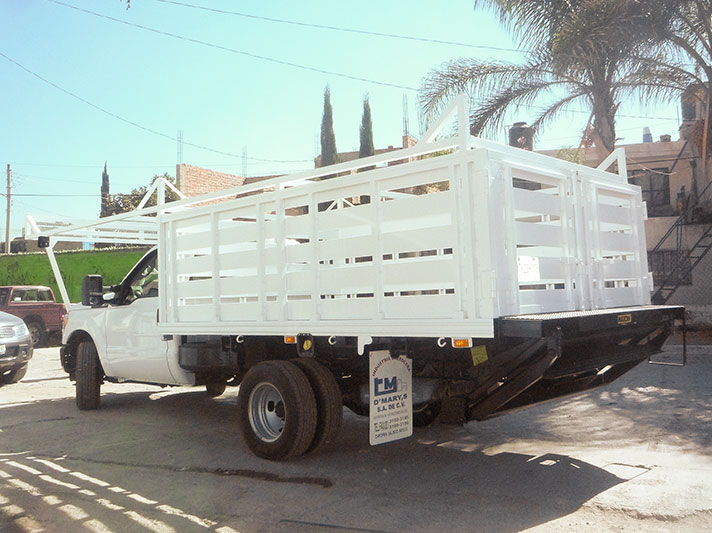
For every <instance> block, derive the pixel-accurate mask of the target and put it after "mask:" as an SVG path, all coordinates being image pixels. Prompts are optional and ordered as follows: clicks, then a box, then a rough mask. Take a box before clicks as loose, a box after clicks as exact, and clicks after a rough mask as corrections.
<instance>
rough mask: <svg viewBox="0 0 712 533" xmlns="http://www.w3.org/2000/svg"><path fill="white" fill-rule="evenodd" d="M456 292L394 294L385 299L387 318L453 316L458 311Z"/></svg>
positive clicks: (384, 305)
mask: <svg viewBox="0 0 712 533" xmlns="http://www.w3.org/2000/svg"><path fill="white" fill-rule="evenodd" d="M458 302H459V298H458V297H457V296H456V295H455V294H437V295H427V296H400V297H399V296H394V297H389V298H385V299H384V300H383V311H384V313H385V318H386V319H399V318H407V319H419V318H422V319H428V318H430V319H437V318H452V317H453V316H455V314H456V313H457V311H458Z"/></svg>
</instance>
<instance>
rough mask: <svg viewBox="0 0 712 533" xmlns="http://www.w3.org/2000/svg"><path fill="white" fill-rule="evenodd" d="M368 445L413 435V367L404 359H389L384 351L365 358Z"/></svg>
mask: <svg viewBox="0 0 712 533" xmlns="http://www.w3.org/2000/svg"><path fill="white" fill-rule="evenodd" d="M369 358H370V359H369V363H370V365H369V366H370V372H369V381H370V384H369V391H370V396H369V402H370V417H369V425H370V428H371V429H370V438H369V441H370V443H371V445H375V444H384V443H386V442H391V441H394V440H398V439H403V438H406V437H410V436H411V435H412V434H413V396H412V391H413V367H412V364H411V360H410V359H408V358H407V357H406V356H404V355H403V356H400V357H398V358H397V359H394V358H392V357H391V352H390V351H388V350H383V351H378V352H371V353H370V356H369Z"/></svg>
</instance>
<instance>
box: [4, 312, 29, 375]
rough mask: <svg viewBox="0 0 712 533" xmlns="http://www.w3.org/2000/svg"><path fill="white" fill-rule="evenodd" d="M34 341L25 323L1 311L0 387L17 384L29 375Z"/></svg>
mask: <svg viewBox="0 0 712 533" xmlns="http://www.w3.org/2000/svg"><path fill="white" fill-rule="evenodd" d="M31 358H32V339H31V338H30V332H29V330H28V329H27V326H26V325H25V323H24V322H23V321H22V320H21V319H19V318H17V317H16V316H13V315H11V314H9V313H3V312H2V311H0V385H6V384H8V383H17V382H18V381H20V380H21V379H22V378H24V377H25V374H26V373H27V364H28V361H29V360H30V359H31Z"/></svg>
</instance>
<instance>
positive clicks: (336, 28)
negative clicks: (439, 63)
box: [155, 0, 526, 54]
mask: <svg viewBox="0 0 712 533" xmlns="http://www.w3.org/2000/svg"><path fill="white" fill-rule="evenodd" d="M155 1H156V2H162V3H164V4H173V5H176V6H181V7H188V8H191V9H199V10H202V11H210V12H213V13H220V14H222V15H233V16H236V17H244V18H250V19H255V20H264V21H267V22H277V23H279V24H291V25H293V26H302V27H305V28H317V29H320V30H331V31H341V32H346V33H357V34H360V35H371V36H375V37H388V38H390V39H404V40H408V41H419V42H424V43H434V44H447V45H452V46H463V47H466V48H481V49H483V50H496V51H498V52H518V53H522V54H523V53H526V50H518V49H516V48H503V47H500V46H486V45H481V44H470V43H463V42H459V41H446V40H442V39H432V38H429V37H415V36H412V35H403V34H396V33H385V32H379V31H368V30H357V29H354V28H343V27H340V26H329V25H327V24H313V23H309V22H299V21H296V20H287V19H278V18H272V17H263V16H259V15H252V14H250V13H241V12H238V11H228V10H225V9H216V8H212V7H206V6H196V5H193V4H188V3H185V2H176V1H175V0H155Z"/></svg>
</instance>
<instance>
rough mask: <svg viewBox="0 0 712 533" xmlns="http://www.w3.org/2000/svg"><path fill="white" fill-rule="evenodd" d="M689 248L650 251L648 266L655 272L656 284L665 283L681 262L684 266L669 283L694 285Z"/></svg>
mask: <svg viewBox="0 0 712 533" xmlns="http://www.w3.org/2000/svg"><path fill="white" fill-rule="evenodd" d="M689 254H690V251H689V250H659V251H657V252H648V267H649V268H650V271H651V272H652V273H653V281H654V282H655V286H656V287H659V286H660V285H661V284H663V283H664V282H665V281H666V280H667V279H668V276H669V275H670V274H672V273H673V270H675V267H676V266H677V265H678V263H679V262H682V266H681V267H680V268H678V269H677V270H676V272H675V277H674V278H673V279H671V280H670V281H668V285H672V284H674V285H677V284H678V283H679V284H680V285H692V264H691V263H690V257H689Z"/></svg>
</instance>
